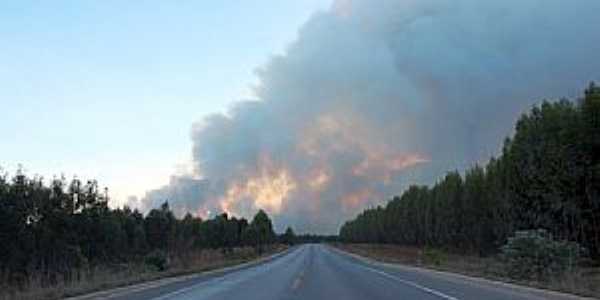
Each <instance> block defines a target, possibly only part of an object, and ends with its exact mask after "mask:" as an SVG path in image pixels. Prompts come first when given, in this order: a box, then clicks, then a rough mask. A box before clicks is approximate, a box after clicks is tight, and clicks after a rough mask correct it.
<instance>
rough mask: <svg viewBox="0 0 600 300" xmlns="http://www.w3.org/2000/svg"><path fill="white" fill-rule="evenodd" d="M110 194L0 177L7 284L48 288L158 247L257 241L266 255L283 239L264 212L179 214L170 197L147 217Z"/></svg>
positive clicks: (2, 265)
mask: <svg viewBox="0 0 600 300" xmlns="http://www.w3.org/2000/svg"><path fill="white" fill-rule="evenodd" d="M108 200H109V198H108V193H107V191H106V190H101V189H99V188H98V183H97V182H96V181H89V182H87V183H85V184H84V183H82V182H81V181H80V180H78V179H74V180H72V181H71V182H68V183H67V181H66V180H64V179H55V180H53V181H52V182H51V183H50V184H49V185H48V186H47V185H45V184H44V183H43V180H42V179H41V178H37V177H34V178H29V177H28V176H26V175H25V174H23V172H22V171H18V172H17V173H16V175H15V176H13V177H12V178H9V177H8V175H6V174H3V175H0V258H1V259H0V283H5V284H9V285H11V286H25V285H26V284H27V283H28V281H29V280H30V278H32V277H35V278H36V280H41V283H42V285H47V286H49V285H54V284H57V283H59V282H69V281H71V280H73V279H76V278H74V277H76V276H79V275H78V274H79V272H80V271H81V270H85V269H91V268H93V267H95V266H100V265H107V264H118V263H127V262H132V261H144V259H145V258H147V257H148V256H152V255H153V253H154V254H155V253H163V254H164V256H165V257H169V256H175V255H184V254H186V253H190V252H191V251H196V250H202V249H209V248H211V249H222V251H223V252H224V253H226V254H227V253H229V252H231V251H232V249H233V248H234V247H240V246H251V247H255V249H256V251H257V252H258V253H259V254H260V253H261V252H263V251H264V249H265V247H266V246H268V245H270V244H272V243H275V242H276V241H277V236H276V234H275V233H274V231H273V225H272V222H271V219H270V218H269V216H268V215H267V214H266V213H265V212H264V211H262V210H261V211H259V212H258V213H257V214H256V215H255V216H254V218H253V220H252V221H251V222H248V221H247V220H246V219H244V218H239V219H238V218H235V217H230V216H228V215H227V214H225V213H223V214H220V215H217V216H215V217H214V218H212V219H208V220H203V219H201V218H199V217H195V216H192V215H191V214H187V215H185V217H183V218H180V219H179V218H176V217H175V215H174V214H173V212H172V211H171V209H170V208H169V204H168V203H167V202H165V203H164V204H163V205H162V206H161V207H160V208H156V209H153V210H151V211H149V212H148V213H147V214H146V215H143V214H142V213H140V212H139V211H137V210H132V209H130V208H128V207H124V208H118V209H111V208H110V207H109V206H108ZM290 230H291V229H290ZM292 234H293V232H292Z"/></svg>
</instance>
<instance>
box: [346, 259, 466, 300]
mask: <svg viewBox="0 0 600 300" xmlns="http://www.w3.org/2000/svg"><path fill="white" fill-rule="evenodd" d="M357 265H358V264H357ZM358 266H359V267H361V268H364V269H366V270H369V271H371V272H374V273H377V274H379V275H382V276H385V277H387V278H389V279H392V280H394V281H397V282H400V283H402V284H405V285H409V286H412V287H414V288H416V289H418V290H421V291H423V292H426V293H429V294H432V295H435V296H438V297H440V298H442V299H446V300H459V299H458V298H455V297H452V296H450V295H446V294H444V293H442V292H440V291H437V290H434V289H431V288H428V287H426V286H422V285H420V284H418V283H415V282H412V281H408V280H404V279H400V278H398V277H396V276H393V275H390V274H388V273H386V272H383V271H381V270H377V269H373V268H370V267H366V266H362V265H358Z"/></svg>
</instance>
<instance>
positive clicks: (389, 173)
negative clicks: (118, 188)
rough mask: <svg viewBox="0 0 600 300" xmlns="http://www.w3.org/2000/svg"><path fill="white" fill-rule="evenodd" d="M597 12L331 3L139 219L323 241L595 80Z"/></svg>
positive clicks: (461, 164)
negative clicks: (237, 224) (544, 103)
mask: <svg viewBox="0 0 600 300" xmlns="http://www.w3.org/2000/svg"><path fill="white" fill-rule="evenodd" d="M492 2H493V3H492ZM598 11H600V1H597V0H574V1H564V0H502V1H481V0H452V1H450V0H447V1H442V0H437V1H436V0H395V1H392V0H387V1H371V0H352V1H351V0H346V1H338V2H336V3H334V4H333V6H332V9H331V10H330V11H327V12H321V13H318V14H315V15H314V16H313V17H312V18H311V19H310V20H308V22H307V23H306V24H305V25H304V26H303V27H302V28H301V30H300V32H299V36H298V39H297V40H296V41H295V42H294V43H292V44H291V45H289V48H288V49H287V51H286V53H285V54H284V55H281V56H277V57H274V58H272V59H271V60H270V62H269V63H268V64H267V65H265V66H262V67H261V68H260V69H259V70H258V72H257V74H258V76H259V79H260V84H259V86H258V87H257V89H256V97H257V100H256V101H243V102H239V103H238V104H237V105H236V106H235V108H233V109H232V110H231V111H230V112H229V113H228V114H227V115H221V114H217V115H212V116H209V117H207V118H206V119H204V120H203V121H201V122H199V123H198V124H195V125H194V126H193V130H192V141H193V158H194V166H195V170H194V174H193V175H190V176H180V177H174V178H173V181H172V182H171V184H170V185H169V186H166V187H163V188H161V189H159V190H156V191H152V192H149V193H148V194H147V196H146V198H145V200H144V205H145V206H146V207H150V206H155V205H157V204H158V203H160V202H162V201H164V200H166V199H168V200H169V201H170V203H171V205H172V207H174V209H175V210H176V211H178V212H180V213H182V212H184V211H191V212H194V213H198V214H200V215H207V214H209V212H212V213H215V212H220V211H227V212H230V213H232V214H236V215H241V216H245V217H250V216H251V215H252V214H253V213H254V212H255V211H256V210H257V209H258V208H264V209H266V210H267V211H269V212H270V213H271V214H272V215H274V219H275V223H276V225H277V226H278V229H279V230H281V228H282V227H283V226H286V225H292V226H294V227H295V228H296V229H297V230H298V231H301V232H307V231H310V232H317V233H334V232H336V231H337V230H338V228H339V226H340V224H341V223H342V222H343V221H344V220H345V219H347V218H350V217H352V216H354V215H355V214H356V213H357V212H358V211H360V210H362V209H363V208H365V207H367V206H373V205H376V204H380V203H383V202H384V201H385V200H386V199H387V198H388V197H390V196H392V195H393V194H398V193H400V192H401V191H402V189H403V188H405V187H406V186H407V185H408V184H410V183H430V182H432V181H433V180H435V179H436V178H438V177H439V176H442V175H443V174H444V173H445V172H446V171H448V170H452V169H463V168H465V167H467V166H469V165H472V164H474V163H476V162H478V161H483V160H486V159H488V158H489V157H490V156H491V155H494V154H495V153H497V151H498V149H499V148H500V146H501V142H502V140H503V137H504V136H506V135H508V134H509V133H510V131H511V127H512V125H513V122H514V121H515V119H516V118H517V117H518V116H519V114H520V112H522V111H524V110H526V109H528V108H529V107H530V106H531V105H532V104H533V103H536V102H539V101H540V100H542V99H544V98H555V97H560V96H575V95H577V92H578V91H579V90H580V89H581V88H582V87H584V86H585V85H586V84H587V82H588V81H590V80H592V79H594V78H598V77H600V76H599V75H600V59H598V58H597V55H598V54H599V53H600V19H599V18H598V15H597V13H598ZM200 179H202V180H200Z"/></svg>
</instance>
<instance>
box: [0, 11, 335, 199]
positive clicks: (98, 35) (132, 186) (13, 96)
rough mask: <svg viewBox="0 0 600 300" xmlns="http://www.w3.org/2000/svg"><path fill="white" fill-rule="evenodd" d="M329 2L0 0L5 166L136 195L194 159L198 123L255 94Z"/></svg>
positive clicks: (1, 155) (0, 159)
mask: <svg viewBox="0 0 600 300" xmlns="http://www.w3.org/2000/svg"><path fill="white" fill-rule="evenodd" d="M329 6H330V1H329V0H303V1H244V2H242V1H210V2H209V1H144V2H143V4H142V2H141V1H12V2H9V1H5V2H2V3H1V4H0V82H2V85H1V88H0V135H1V136H2V143H1V145H0V166H1V167H3V168H4V169H5V170H8V171H11V172H14V170H15V168H16V166H17V164H19V163H21V164H23V166H24V167H25V170H26V171H27V172H28V173H29V174H42V175H44V176H45V177H51V176H53V175H60V174H61V173H64V174H65V176H66V177H67V178H71V177H72V176H73V175H74V174H77V175H78V176H79V177H80V178H96V179H98V180H99V181H100V182H101V184H102V185H106V186H109V188H110V189H111V191H112V192H111V194H112V195H113V197H114V198H117V199H118V200H120V201H123V200H124V199H125V197H126V196H127V195H130V194H134V195H138V196H140V195H142V194H143V193H144V192H145V190H147V189H151V188H155V187H158V186H159V185H161V184H164V183H166V182H167V181H168V178H169V175H170V174H172V173H173V172H174V171H176V170H177V169H178V165H185V163H186V162H187V161H189V155H190V147H191V143H190V137H189V135H190V128H191V125H192V123H193V122H195V121H198V120H200V119H202V117H203V116H205V115H207V114H210V113H214V112H223V111H225V110H226V109H227V107H228V106H229V105H230V104H231V103H232V102H234V101H236V100H240V99H244V98H251V97H252V90H251V86H252V85H253V84H255V83H256V77H255V75H254V69H255V68H257V67H260V66H261V65H263V64H264V63H265V62H266V61H267V60H268V59H269V57H270V56H272V55H274V54H278V53H282V52H283V51H285V47H286V45H287V44H289V43H290V42H292V41H293V40H294V39H295V37H296V33H297V30H298V29H299V27H300V26H301V25H302V24H303V23H304V22H305V21H306V20H307V19H308V18H309V16H310V15H311V14H313V13H314V12H316V11H319V10H325V9H328V8H329Z"/></svg>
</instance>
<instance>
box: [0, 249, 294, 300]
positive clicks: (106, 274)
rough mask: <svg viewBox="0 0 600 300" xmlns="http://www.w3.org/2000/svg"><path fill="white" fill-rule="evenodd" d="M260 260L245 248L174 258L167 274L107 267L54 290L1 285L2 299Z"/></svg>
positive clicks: (30, 298) (48, 299)
mask: <svg viewBox="0 0 600 300" xmlns="http://www.w3.org/2000/svg"><path fill="white" fill-rule="evenodd" d="M284 249H285V247H284V246H276V247H273V248H272V249H270V250H269V251H266V252H265V254H264V255H263V256H266V255H270V254H273V253H275V252H279V251H283V250H284ZM257 258H258V256H257V255H256V253H255V251H254V249H252V248H247V247H245V248H236V249H234V250H233V253H229V254H223V252H222V251H220V250H203V251H198V252H194V253H190V254H188V255H185V256H180V257H176V258H172V260H171V262H170V267H169V269H168V270H166V271H163V272H158V271H156V270H155V269H153V268H152V267H149V266H148V265H145V264H143V263H130V264H121V265H112V266H103V267H99V268H95V269H94V270H86V271H85V272H81V276H80V278H79V279H78V280H73V281H70V282H61V283H59V284H57V285H56V286H52V287H42V285H41V283H40V280H38V279H37V278H30V280H29V285H28V286H26V287H24V288H22V289H20V290H18V291H17V290H16V289H15V288H14V287H9V286H2V285H0V300H34V299H40V300H41V299H43V300H52V299H61V298H64V297H71V296H77V295H83V294H87V293H91V292H95V291H100V290H106V289H112V288H117V287H123V286H127V285H132V284H137V283H142V282H146V281H152V280H157V279H162V278H167V277H174V276H180V275H187V274H193V273H199V272H204V271H208V270H214V269H220V268H225V267H228V266H233V265H237V264H241V263H244V262H248V261H251V260H253V259H257Z"/></svg>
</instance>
